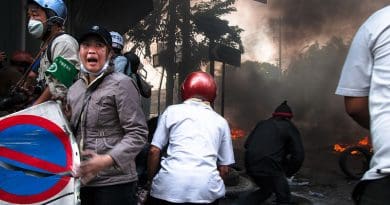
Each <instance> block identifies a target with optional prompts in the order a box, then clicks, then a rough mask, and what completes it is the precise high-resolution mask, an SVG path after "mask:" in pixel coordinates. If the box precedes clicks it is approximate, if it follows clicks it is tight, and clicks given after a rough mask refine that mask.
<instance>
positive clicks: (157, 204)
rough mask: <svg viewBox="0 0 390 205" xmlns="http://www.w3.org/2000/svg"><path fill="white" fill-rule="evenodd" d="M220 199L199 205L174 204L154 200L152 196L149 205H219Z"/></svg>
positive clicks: (189, 204) (192, 204)
mask: <svg viewBox="0 0 390 205" xmlns="http://www.w3.org/2000/svg"><path fill="white" fill-rule="evenodd" d="M218 201H219V200H218V199H217V200H215V201H214V202H212V203H202V204H197V203H173V202H169V201H164V200H162V199H158V198H154V197H152V196H149V199H148V202H147V205H218Z"/></svg>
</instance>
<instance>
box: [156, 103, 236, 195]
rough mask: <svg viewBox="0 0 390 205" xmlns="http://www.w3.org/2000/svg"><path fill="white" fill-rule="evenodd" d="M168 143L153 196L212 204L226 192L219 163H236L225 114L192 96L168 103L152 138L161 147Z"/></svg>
mask: <svg viewBox="0 0 390 205" xmlns="http://www.w3.org/2000/svg"><path fill="white" fill-rule="evenodd" d="M168 141H169V142H168ZM167 144H169V145H168V149H167V156H166V157H165V158H163V159H162V161H161V169H160V171H159V172H158V173H157V175H156V176H155V177H154V179H153V183H152V189H151V192H150V193H151V195H152V196H153V197H155V198H159V199H163V200H165V201H169V202H173V203H185V202H189V203H211V202H213V201H215V200H216V199H218V198H221V197H223V196H224V195H225V186H224V183H223V180H222V178H221V177H220V176H219V172H218V170H217V164H218V165H229V164H233V163H234V155H233V146H232V140H231V136H230V129H229V126H228V123H227V122H226V120H225V119H224V118H223V117H221V116H220V115H219V114H217V113H216V112H215V111H214V110H213V109H212V108H211V107H210V106H209V105H208V104H205V103H203V102H201V101H199V100H197V99H193V98H192V99H189V100H186V101H185V102H184V103H183V104H178V105H172V106H169V107H168V108H167V109H166V111H165V112H164V113H163V114H162V115H161V116H160V118H159V121H158V126H157V129H156V132H155V134H154V136H153V140H152V145H154V146H156V147H158V148H160V149H161V150H162V149H163V147H164V146H165V145H167Z"/></svg>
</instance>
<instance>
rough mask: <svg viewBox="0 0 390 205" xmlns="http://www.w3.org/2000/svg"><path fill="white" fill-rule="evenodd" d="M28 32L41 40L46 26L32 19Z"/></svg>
mask: <svg viewBox="0 0 390 205" xmlns="http://www.w3.org/2000/svg"><path fill="white" fill-rule="evenodd" d="M27 27H28V32H29V33H30V34H31V35H32V36H33V37H34V38H40V37H42V35H43V31H44V26H43V23H42V22H40V21H38V20H34V19H31V20H30V21H29V22H28V26H27Z"/></svg>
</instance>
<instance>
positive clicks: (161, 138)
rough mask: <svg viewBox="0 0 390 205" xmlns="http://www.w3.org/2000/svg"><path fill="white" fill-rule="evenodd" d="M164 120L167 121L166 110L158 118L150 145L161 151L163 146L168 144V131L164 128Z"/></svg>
mask: <svg viewBox="0 0 390 205" xmlns="http://www.w3.org/2000/svg"><path fill="white" fill-rule="evenodd" d="M166 119H167V110H165V112H164V113H163V114H162V115H160V117H159V118H158V123H157V128H156V131H155V132H154V135H153V139H152V143H151V144H152V145H154V146H156V147H158V148H160V149H161V150H162V149H163V147H165V145H167V143H168V139H169V130H168V128H167V126H166Z"/></svg>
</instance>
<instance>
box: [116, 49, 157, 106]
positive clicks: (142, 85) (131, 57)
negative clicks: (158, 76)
mask: <svg viewBox="0 0 390 205" xmlns="http://www.w3.org/2000/svg"><path fill="white" fill-rule="evenodd" d="M123 56H125V57H126V59H127V64H126V66H125V70H124V73H125V74H128V73H130V74H129V76H130V77H131V78H133V79H134V80H135V82H136V84H137V87H138V90H139V92H140V94H141V96H142V97H144V98H150V96H151V95H152V86H151V85H149V84H148V83H147V82H146V81H145V80H144V79H143V78H142V77H141V76H140V75H139V74H138V67H139V64H140V60H139V57H138V56H137V55H136V54H134V53H132V52H127V53H125V54H123ZM129 69H131V72H128V70H129Z"/></svg>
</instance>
